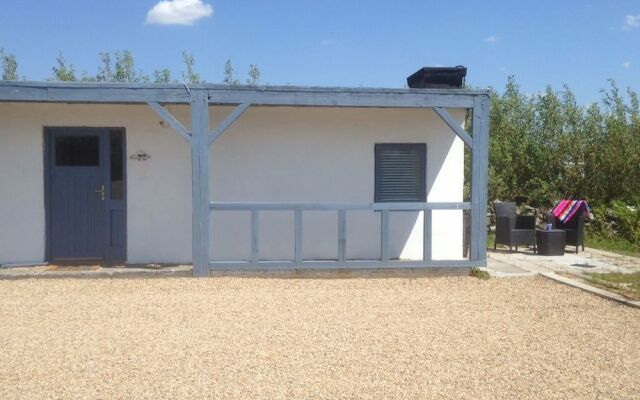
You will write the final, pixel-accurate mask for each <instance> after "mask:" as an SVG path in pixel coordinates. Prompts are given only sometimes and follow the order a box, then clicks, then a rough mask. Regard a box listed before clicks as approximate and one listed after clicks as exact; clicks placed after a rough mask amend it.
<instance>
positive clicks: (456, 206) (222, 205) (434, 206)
mask: <svg viewBox="0 0 640 400" xmlns="http://www.w3.org/2000/svg"><path fill="white" fill-rule="evenodd" d="M209 208H211V209H212V210H227V211H233V210H235V211H240V210H283V211H284V210H295V209H297V208H300V209H302V210H317V211H337V210H373V211H382V210H389V211H420V210H469V209H471V203H467V202H450V203H256V202H254V203H227V202H211V203H209Z"/></svg>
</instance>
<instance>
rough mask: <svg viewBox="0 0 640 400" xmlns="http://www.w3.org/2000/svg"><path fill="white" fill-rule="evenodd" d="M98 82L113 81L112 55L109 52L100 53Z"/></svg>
mask: <svg viewBox="0 0 640 400" xmlns="http://www.w3.org/2000/svg"><path fill="white" fill-rule="evenodd" d="M96 81H98V82H111V81H113V69H112V68H111V54H109V52H107V51H103V52H101V53H100V65H99V66H98V74H97V75H96Z"/></svg>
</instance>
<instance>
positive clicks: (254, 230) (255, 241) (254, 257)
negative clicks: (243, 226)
mask: <svg viewBox="0 0 640 400" xmlns="http://www.w3.org/2000/svg"><path fill="white" fill-rule="evenodd" d="M259 231H260V215H259V211H258V210H251V262H254V263H256V262H258V257H259V254H260V247H259V245H260V243H259V239H260V235H259V233H260V232H259Z"/></svg>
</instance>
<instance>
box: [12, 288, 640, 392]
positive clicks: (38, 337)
mask: <svg viewBox="0 0 640 400" xmlns="http://www.w3.org/2000/svg"><path fill="white" fill-rule="evenodd" d="M639 343H640V311H639V310H636V309H631V308H627V307H625V306H621V305H617V304H615V303H612V302H609V301H606V300H603V299H600V298H598V297H595V296H592V295H589V294H586V293H583V292H581V291H579V290H576V289H572V288H568V287H565V286H561V285H559V284H556V283H553V282H550V281H547V280H543V279H542V278H512V279H501V280H499V279H491V280H489V281H480V280H477V279H475V278H469V277H457V278H428V277H427V278H415V279H396V278H386V279H375V278H369V279H333V280H331V279H259V278H228V277H227V278H224V277H223V278H210V279H188V278H187V279H184V278H175V279H96V280H86V279H82V280H81V279H77V280H73V279H69V280H37V279H31V280H20V281H0V399H17V398H20V399H38V398H74V399H81V398H86V399H111V398H127V399H160V398H166V399H179V398H237V399H249V398H290V399H300V398H315V399H318V398H326V399H334V398H372V399H380V398H452V399H453V398H456V399H458V398H469V399H485V398H486V399H494V398H536V399H539V398H566V399H576V398H616V399H618V398H640V346H639V345H638V344H639Z"/></svg>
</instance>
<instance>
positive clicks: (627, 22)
mask: <svg viewBox="0 0 640 400" xmlns="http://www.w3.org/2000/svg"><path fill="white" fill-rule="evenodd" d="M624 28H625V29H631V28H640V14H638V15H631V14H629V15H626V16H625V17H624Z"/></svg>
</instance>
